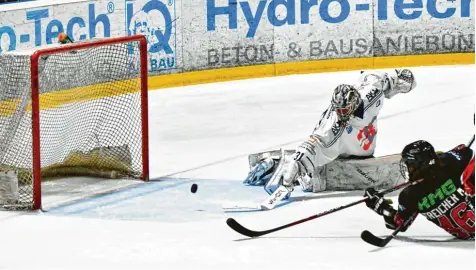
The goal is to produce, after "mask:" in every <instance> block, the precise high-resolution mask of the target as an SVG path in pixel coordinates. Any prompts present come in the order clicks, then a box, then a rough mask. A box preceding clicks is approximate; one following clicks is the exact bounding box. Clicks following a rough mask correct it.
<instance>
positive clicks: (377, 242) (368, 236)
mask: <svg viewBox="0 0 476 270" xmlns="http://www.w3.org/2000/svg"><path fill="white" fill-rule="evenodd" d="M360 238H362V240H364V241H365V242H367V243H369V244H371V245H374V246H377V247H384V246H385V245H387V243H388V242H389V241H387V239H382V238H380V237H377V236H375V235H373V234H372V233H371V232H369V231H363V232H362V233H361V234H360Z"/></svg>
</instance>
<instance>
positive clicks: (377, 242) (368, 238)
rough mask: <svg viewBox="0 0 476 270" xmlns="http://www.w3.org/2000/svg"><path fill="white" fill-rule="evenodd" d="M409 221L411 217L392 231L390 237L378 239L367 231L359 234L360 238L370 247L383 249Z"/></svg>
mask: <svg viewBox="0 0 476 270" xmlns="http://www.w3.org/2000/svg"><path fill="white" fill-rule="evenodd" d="M411 220H413V217H412V218H409V219H407V220H405V222H403V223H402V224H400V226H398V227H397V228H396V229H395V230H394V231H393V233H392V234H391V235H390V236H387V237H385V238H380V237H377V236H375V235H373V234H372V233H371V232H369V231H363V232H362V233H361V234H360V237H361V238H362V240H364V241H365V242H367V243H369V244H371V245H374V246H377V247H384V246H386V245H387V244H388V242H390V241H391V240H392V239H393V238H394V237H395V236H396V235H397V234H398V233H399V232H400V231H401V230H402V229H403V228H405V227H406V226H407V225H408V224H409V223H410V222H411Z"/></svg>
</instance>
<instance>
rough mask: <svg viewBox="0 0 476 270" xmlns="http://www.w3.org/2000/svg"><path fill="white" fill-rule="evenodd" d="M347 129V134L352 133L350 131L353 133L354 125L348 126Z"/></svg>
mask: <svg viewBox="0 0 476 270" xmlns="http://www.w3.org/2000/svg"><path fill="white" fill-rule="evenodd" d="M346 130H347V134H350V133H352V130H353V128H352V126H348V127H346Z"/></svg>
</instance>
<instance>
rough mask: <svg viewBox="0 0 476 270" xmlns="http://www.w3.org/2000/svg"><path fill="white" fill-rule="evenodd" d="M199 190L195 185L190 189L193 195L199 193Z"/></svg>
mask: <svg viewBox="0 0 476 270" xmlns="http://www.w3.org/2000/svg"><path fill="white" fill-rule="evenodd" d="M197 189H198V186H197V184H193V185H192V187H191V188H190V191H191V192H192V193H195V192H197Z"/></svg>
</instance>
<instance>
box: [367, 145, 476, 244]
mask: <svg viewBox="0 0 476 270" xmlns="http://www.w3.org/2000/svg"><path fill="white" fill-rule="evenodd" d="M400 164H401V166H400V171H401V173H402V175H404V176H405V177H406V178H407V179H408V180H409V181H415V180H418V179H422V178H423V181H421V182H418V183H415V184H414V185H411V186H408V187H406V188H405V189H403V190H402V192H401V193H400V195H399V198H398V202H399V206H398V210H395V209H393V207H392V206H391V205H390V204H389V203H388V201H386V200H385V199H384V198H383V196H379V194H378V193H377V191H376V190H375V189H373V188H368V189H367V190H366V191H365V196H368V197H369V198H370V199H369V200H367V201H366V204H367V207H369V208H370V209H372V210H374V211H375V212H376V213H377V214H379V215H381V216H383V217H384V220H385V223H386V227H387V228H389V229H395V228H396V227H397V226H399V225H400V224H403V222H404V221H406V220H407V219H411V220H410V221H409V223H408V224H407V226H406V227H405V228H402V230H401V231H405V230H406V229H407V228H408V226H410V225H411V223H412V222H413V220H414V219H415V218H416V216H417V215H418V214H422V215H423V216H425V217H426V218H427V219H428V220H429V221H431V222H433V223H435V224H436V225H438V226H439V227H441V228H442V229H444V230H445V231H447V232H448V233H450V234H452V235H453V236H455V237H457V238H458V239H463V240H469V239H473V240H474V152H473V150H471V149H470V148H468V147H466V146H465V145H460V146H457V147H455V148H454V149H452V150H451V151H448V152H445V153H442V154H438V155H437V154H436V153H435V150H434V148H433V146H432V145H431V144H430V143H428V142H427V141H416V142H413V143H410V144H408V145H407V146H405V148H404V149H403V151H402V159H401V163H400Z"/></svg>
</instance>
